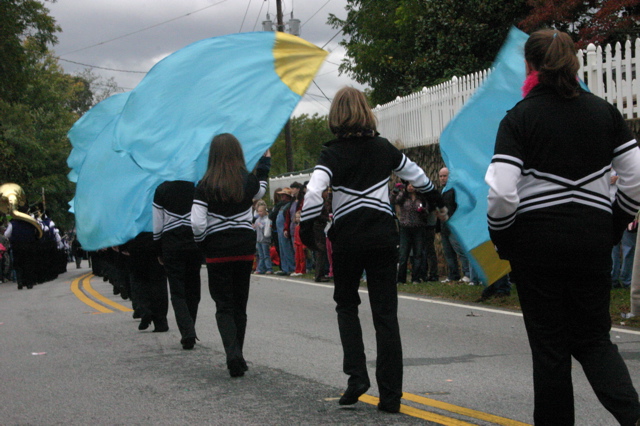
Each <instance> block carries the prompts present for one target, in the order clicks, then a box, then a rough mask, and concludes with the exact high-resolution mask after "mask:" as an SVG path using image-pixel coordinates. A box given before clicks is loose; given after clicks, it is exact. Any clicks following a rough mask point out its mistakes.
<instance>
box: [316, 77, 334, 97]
mask: <svg viewBox="0 0 640 426" xmlns="http://www.w3.org/2000/svg"><path fill="white" fill-rule="evenodd" d="M313 84H315V86H316V87H317V88H318V90H319V91H320V93H322V95H323V96H324V97H325V99H326V100H328V101H329V102H331V99H329V98H328V97H327V95H325V94H324V92H323V91H322V89H321V88H320V86H318V83H316V81H315V80H313Z"/></svg>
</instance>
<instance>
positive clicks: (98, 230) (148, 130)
mask: <svg viewBox="0 0 640 426" xmlns="http://www.w3.org/2000/svg"><path fill="white" fill-rule="evenodd" d="M326 54H327V52H325V51H324V50H322V49H320V48H318V47H316V46H314V45H312V44H310V43H308V42H306V41H304V40H302V39H300V38H298V37H295V36H291V35H288V34H284V33H273V32H259V33H242V34H233V35H228V36H222V37H215V38H211V39H206V40H201V41H199V42H196V43H193V44H191V45H189V46H187V47H185V48H183V49H181V50H179V51H178V52H175V53H174V54H172V55H170V56H168V57H166V58H165V59H163V60H162V61H160V62H159V63H158V64H156V65H155V66H154V67H153V68H152V69H151V71H149V73H148V74H147V75H146V76H145V78H144V79H143V80H142V81H141V82H140V84H139V85H138V86H137V87H136V88H135V89H134V90H133V91H131V92H129V93H126V94H120V95H116V96H112V97H111V98H109V99H107V100H105V101H103V102H101V103H100V104H98V105H96V106H95V107H94V108H92V109H91V110H90V111H88V112H87V113H86V114H85V115H84V116H83V117H82V118H81V119H80V120H78V122H76V124H75V125H74V127H73V128H72V129H71V131H70V132H69V139H70V140H71V143H72V145H73V150H72V152H71V154H70V155H69V159H68V161H67V162H68V165H69V167H71V168H72V171H71V173H70V174H69V179H70V180H72V181H75V182H77V186H76V194H75V198H74V199H73V200H72V202H71V203H70V204H71V210H72V211H74V212H75V214H76V232H77V235H78V238H79V240H80V242H81V243H82V245H83V247H84V248H85V249H87V250H96V249H99V248H103V247H108V246H113V245H118V244H122V243H125V242H126V241H128V240H130V239H132V238H134V237H135V236H136V235H137V234H139V233H140V232H143V231H151V230H152V225H151V219H152V216H151V204H152V201H153V193H154V191H155V189H156V187H157V186H158V185H159V184H160V183H161V182H163V181H165V180H177V179H180V180H188V181H192V182H197V181H198V180H199V179H200V178H201V177H202V175H203V174H204V172H205V170H206V163H207V156H208V150H209V144H210V142H211V139H212V138H213V136H214V135H216V134H219V133H232V134H234V135H235V136H236V137H237V138H238V140H240V142H241V143H242V147H243V150H244V154H245V159H246V162H247V168H248V169H250V170H251V169H253V167H254V166H255V164H256V163H257V161H258V159H259V158H260V156H261V155H262V154H263V153H264V152H265V151H266V150H267V149H268V148H269V147H270V146H271V145H272V144H273V142H274V141H275V139H276V138H277V136H278V134H279V132H280V130H281V129H282V127H283V126H284V124H285V123H286V121H287V120H288V118H289V116H290V115H291V112H292V111H293V110H294V108H295V107H296V105H297V104H298V102H299V101H300V99H301V97H302V95H303V94H304V92H305V91H306V89H307V88H308V86H309V84H310V83H311V81H312V80H313V77H314V76H315V74H316V72H317V71H318V69H319V68H320V66H321V64H322V62H323V61H324V58H325V56H326Z"/></svg>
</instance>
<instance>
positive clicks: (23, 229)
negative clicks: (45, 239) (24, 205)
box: [4, 209, 38, 290]
mask: <svg viewBox="0 0 640 426" xmlns="http://www.w3.org/2000/svg"><path fill="white" fill-rule="evenodd" d="M21 213H25V214H26V209H24V210H23V211H21ZM34 222H35V220H34ZM4 236H5V237H7V238H8V239H9V242H10V243H11V251H12V253H13V269H14V270H15V271H16V281H17V284H18V290H22V288H23V287H25V286H26V287H27V288H28V289H31V288H33V286H34V285H35V284H36V283H37V270H38V266H37V262H38V257H37V254H38V251H37V245H38V231H37V228H36V227H35V226H34V225H32V224H31V223H28V222H26V221H23V220H19V219H11V222H9V226H8V227H7V230H6V231H5V233H4Z"/></svg>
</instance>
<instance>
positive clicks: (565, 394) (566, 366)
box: [511, 259, 640, 426]
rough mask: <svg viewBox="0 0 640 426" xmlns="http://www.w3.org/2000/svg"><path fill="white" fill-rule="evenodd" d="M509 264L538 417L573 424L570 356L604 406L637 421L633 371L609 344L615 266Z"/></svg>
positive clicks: (624, 420)
mask: <svg viewBox="0 0 640 426" xmlns="http://www.w3.org/2000/svg"><path fill="white" fill-rule="evenodd" d="M598 263H600V264H602V262H589V260H588V259H585V260H584V263H583V264H582V266H581V267H580V268H570V267H567V266H566V265H563V264H553V265H549V264H547V265H545V266H544V267H541V266H540V265H538V266H537V267H536V266H534V265H531V264H530V263H528V262H517V261H516V262H514V261H512V262H511V266H512V269H513V272H512V277H513V279H514V280H515V282H516V287H517V289H518V296H519V298H520V304H521V306H522V313H523V316H524V321H525V326H526V329H527V335H528V336H529V344H530V346H531V354H532V357H533V387H534V398H535V408H534V421H535V424H537V425H573V424H574V405H573V387H572V380H571V356H573V357H574V358H575V359H576V360H578V362H580V364H581V365H582V368H583V370H584V372H585V375H586V376H587V379H588V380H589V383H590V384H591V387H592V388H593V390H594V392H595V393H596V396H597V397H598V399H599V400H600V402H601V403H602V405H604V407H605V408H606V409H607V410H609V411H610V412H611V414H613V415H614V416H615V418H616V419H617V420H618V422H620V424H621V425H623V426H626V425H635V422H636V420H638V418H640V403H638V394H637V393H636V391H635V389H634V387H633V384H632V383H631V378H630V376H629V371H628V370H627V366H626V365H625V363H624V361H623V359H622V357H621V356H620V354H619V353H618V348H617V346H616V345H614V344H612V343H611V338H610V337H609V331H610V329H611V317H610V314H609V301H610V287H611V277H610V270H611V267H610V265H609V266H606V265H605V266H603V267H598V268H596V267H593V266H591V267H590V265H594V264H598Z"/></svg>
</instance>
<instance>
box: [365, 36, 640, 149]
mask: <svg viewBox="0 0 640 426" xmlns="http://www.w3.org/2000/svg"><path fill="white" fill-rule="evenodd" d="M613 51H614V49H612V47H611V45H607V46H606V47H605V48H604V55H603V49H602V47H600V46H598V47H596V46H595V45H593V44H590V45H589V46H587V49H586V50H579V51H578V59H579V60H580V70H579V72H578V75H579V76H580V78H582V80H584V82H585V83H587V85H588V86H589V90H591V91H592V92H593V93H595V94H596V95H598V96H600V97H602V98H604V99H606V100H607V101H609V102H610V103H612V104H613V105H615V106H616V107H617V108H618V109H619V110H620V112H622V114H623V115H624V117H625V118H627V119H630V118H637V117H640V105H639V104H638V102H637V99H638V92H639V91H640V87H638V85H639V84H640V83H639V82H638V80H637V78H636V70H638V69H640V39H636V40H635V46H634V48H633V49H632V43H631V41H627V42H626V43H625V46H624V52H623V49H622V46H621V45H620V43H616V45H615V54H613ZM629 71H630V72H629ZM490 72H491V70H484V71H481V72H476V73H473V74H469V75H466V76H464V77H461V78H458V77H453V78H452V79H451V80H449V81H447V82H444V83H441V84H438V85H437V86H432V87H428V88H427V87H425V88H423V89H422V90H421V91H420V92H416V93H412V94H411V95H408V96H404V97H398V98H396V99H395V100H394V101H392V102H389V103H386V104H384V105H378V106H377V107H376V108H375V109H374V112H375V114H376V116H377V117H378V130H379V131H380V133H381V134H382V135H384V136H385V137H386V138H387V139H389V140H390V141H392V142H394V143H396V144H397V145H398V147H401V148H411V147H415V146H422V145H430V144H434V143H437V142H438V140H439V138H440V134H441V133H442V131H443V130H444V128H445V127H446V125H447V124H448V123H449V121H450V120H451V119H452V118H453V116H454V115H455V114H456V113H457V112H458V111H459V110H460V108H462V105H464V103H465V102H466V101H467V100H468V99H469V98H470V97H471V96H472V95H473V93H474V92H475V91H476V89H477V88H478V87H480V85H481V84H482V83H483V82H484V80H485V79H486V78H487V76H488V75H489V74H490Z"/></svg>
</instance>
